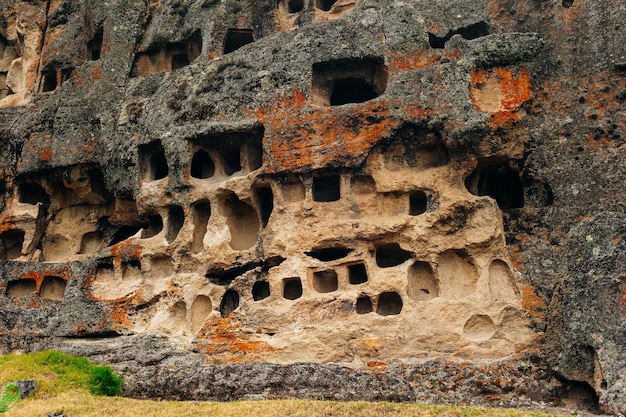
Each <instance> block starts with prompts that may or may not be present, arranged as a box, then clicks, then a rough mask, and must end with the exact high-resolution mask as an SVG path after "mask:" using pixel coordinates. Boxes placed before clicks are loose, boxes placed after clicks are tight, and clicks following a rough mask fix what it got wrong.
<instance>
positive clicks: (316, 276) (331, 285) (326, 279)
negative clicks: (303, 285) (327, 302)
mask: <svg viewBox="0 0 626 417" xmlns="http://www.w3.org/2000/svg"><path fill="white" fill-rule="evenodd" d="M337 288H339V282H338V280H337V273H336V272H335V271H334V270H332V269H327V270H325V271H315V272H313V289H314V290H315V291H317V292H320V293H327V292H333V291H337Z"/></svg>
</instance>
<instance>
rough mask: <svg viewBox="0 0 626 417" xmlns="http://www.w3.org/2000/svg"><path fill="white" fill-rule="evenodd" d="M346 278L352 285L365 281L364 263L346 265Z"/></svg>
mask: <svg viewBox="0 0 626 417" xmlns="http://www.w3.org/2000/svg"><path fill="white" fill-rule="evenodd" d="M348 279H349V281H350V284H352V285H358V284H363V283H365V282H367V268H365V264H364V263H363V262H360V263H358V264H353V265H348Z"/></svg>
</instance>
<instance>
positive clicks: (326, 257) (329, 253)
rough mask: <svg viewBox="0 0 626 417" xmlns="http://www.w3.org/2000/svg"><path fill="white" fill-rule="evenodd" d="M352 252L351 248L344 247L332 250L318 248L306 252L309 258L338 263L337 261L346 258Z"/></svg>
mask: <svg viewBox="0 0 626 417" xmlns="http://www.w3.org/2000/svg"><path fill="white" fill-rule="evenodd" d="M350 252H352V249H350V248H344V247H343V246H334V247H330V248H317V249H313V250H310V251H309V252H305V253H306V254H307V255H308V256H310V257H312V258H315V259H319V260H320V261H323V262H328V261H336V260H337V259H341V258H345V257H346V256H348V254H350Z"/></svg>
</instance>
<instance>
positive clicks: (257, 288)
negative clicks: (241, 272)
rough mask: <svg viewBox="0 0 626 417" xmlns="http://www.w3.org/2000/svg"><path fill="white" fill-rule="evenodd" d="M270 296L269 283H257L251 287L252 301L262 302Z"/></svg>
mask: <svg viewBox="0 0 626 417" xmlns="http://www.w3.org/2000/svg"><path fill="white" fill-rule="evenodd" d="M269 296H270V283H269V282H267V281H257V282H255V283H254V285H253V286H252V299H253V300H254V301H260V300H264V299H266V298H267V297H269Z"/></svg>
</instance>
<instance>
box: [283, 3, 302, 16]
mask: <svg viewBox="0 0 626 417" xmlns="http://www.w3.org/2000/svg"><path fill="white" fill-rule="evenodd" d="M283 3H286V5H287V12H288V13H299V12H301V11H302V9H304V0H286V1H285V0H283Z"/></svg>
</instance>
